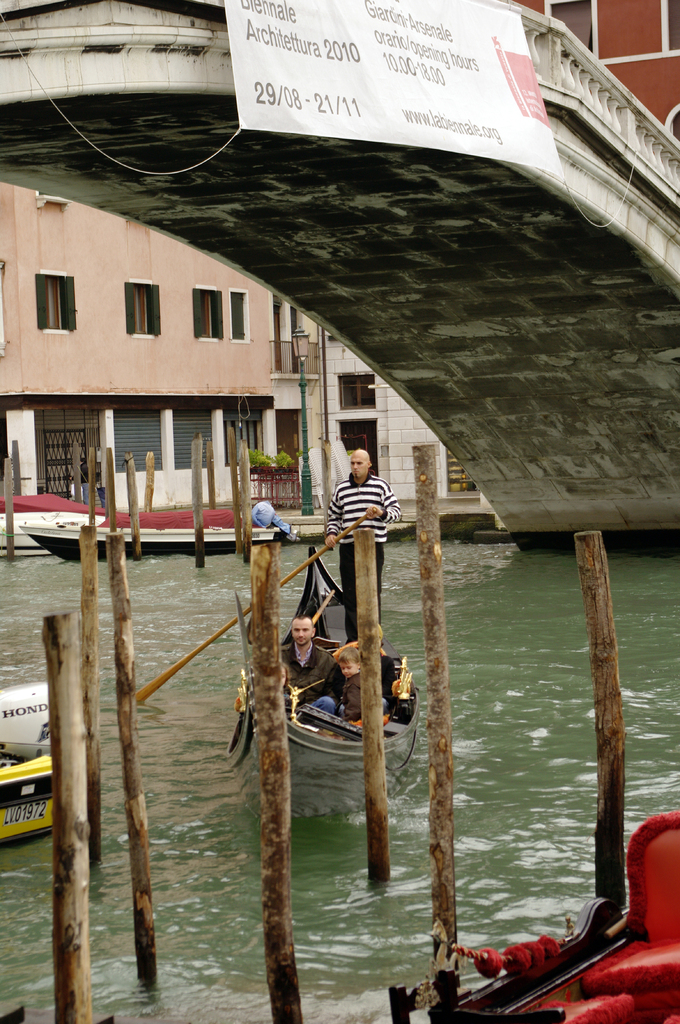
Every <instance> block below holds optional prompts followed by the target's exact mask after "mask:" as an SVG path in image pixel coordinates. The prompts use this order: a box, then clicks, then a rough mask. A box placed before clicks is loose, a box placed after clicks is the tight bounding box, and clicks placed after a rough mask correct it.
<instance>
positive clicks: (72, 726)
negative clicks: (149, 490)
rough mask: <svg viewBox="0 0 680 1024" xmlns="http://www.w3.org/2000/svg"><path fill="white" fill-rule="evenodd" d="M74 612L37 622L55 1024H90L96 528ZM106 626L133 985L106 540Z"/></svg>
mask: <svg viewBox="0 0 680 1024" xmlns="http://www.w3.org/2000/svg"><path fill="white" fill-rule="evenodd" d="M80 552H81V568H82V597H81V612H80V613H78V612H77V611H73V612H63V613H57V614H54V615H48V616H46V617H45V619H44V621H43V642H44V645H45V654H46V659H47V680H48V688H49V703H50V737H51V753H52V821H53V826H52V844H53V846H52V869H53V889H52V901H53V918H54V925H53V955H54V976H55V1019H56V1020H57V1021H58V1022H59V1024H62V1022H66V1021H71V1022H73V1024H91V1021H92V1005H91V988H90V947H89V913H88V890H89V873H90V871H89V862H90V861H94V862H97V861H100V860H101V838H102V837H101V757H100V736H99V610H98V605H99V600H98V561H97V530H96V527H95V526H83V527H82V528H81V534H80ZM106 554H107V561H108V568H109V581H110V585H111V599H112V605H113V621H114V654H115V671H116V694H117V706H118V729H119V735H120V747H121V760H122V767H123V791H124V800H125V813H126V819H127V829H128V837H129V855H130V870H131V877H132V903H133V920H134V936H135V952H136V955H137V974H138V977H139V978H140V980H142V981H145V982H153V981H154V979H155V977H156V940H155V932H154V920H153V908H152V901H151V871H150V859H149V836H148V822H147V813H146V803H145V799H144V787H143V783H142V772H141V759H140V753H139V736H138V730H137V701H136V694H135V657H134V645H133V637H132V616H131V611H130V592H129V589H128V581H127V571H126V561H125V539H124V537H123V535H122V533H119V532H111V533H109V534H107V537H106Z"/></svg>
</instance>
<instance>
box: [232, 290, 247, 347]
mask: <svg viewBox="0 0 680 1024" xmlns="http://www.w3.org/2000/svg"><path fill="white" fill-rule="evenodd" d="M229 297H230V299H231V336H232V338H234V339H235V340H236V341H243V340H244V339H245V336H246V325H245V317H244V310H243V305H244V301H243V300H244V299H245V295H244V294H243V292H230V295H229Z"/></svg>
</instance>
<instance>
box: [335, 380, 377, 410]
mask: <svg viewBox="0 0 680 1024" xmlns="http://www.w3.org/2000/svg"><path fill="white" fill-rule="evenodd" d="M338 382H339V384H340V408H341V409H359V408H370V409H375V391H374V389H373V388H369V384H374V383H375V375H374V374H372V373H346V374H343V375H342V376H341V377H338Z"/></svg>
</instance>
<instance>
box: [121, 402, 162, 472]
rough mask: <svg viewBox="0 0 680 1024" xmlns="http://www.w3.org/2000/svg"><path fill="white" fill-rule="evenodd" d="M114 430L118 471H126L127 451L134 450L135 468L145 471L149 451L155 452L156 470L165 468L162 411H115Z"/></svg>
mask: <svg viewBox="0 0 680 1024" xmlns="http://www.w3.org/2000/svg"><path fill="white" fill-rule="evenodd" d="M113 432H114V437H115V445H116V472H118V473H124V472H125V453H126V452H132V457H133V458H134V460H135V469H136V470H137V471H138V472H143V470H144V469H145V467H146V454H147V452H153V454H154V469H155V470H156V472H157V471H158V470H160V469H162V468H163V454H162V450H161V414H160V412H153V411H149V412H147V411H146V410H145V411H142V410H140V409H132V410H129V411H127V410H126V411H125V412H114V414H113Z"/></svg>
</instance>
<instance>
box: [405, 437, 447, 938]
mask: <svg viewBox="0 0 680 1024" xmlns="http://www.w3.org/2000/svg"><path fill="white" fill-rule="evenodd" d="M413 467H414V471H415V478H416V536H417V541H418V561H419V564H420V592H421V600H422V605H423V632H424V641H425V669H426V673H427V746H428V756H429V767H428V780H429V788H430V876H431V880H432V923H433V924H434V923H435V922H436V921H439V922H440V923H441V925H442V926H443V928H444V931H445V932H446V938H447V940H448V941H449V942H450V943H455V942H457V931H456V889H455V874H454V862H453V751H452V747H451V689H450V681H449V651H448V643H447V638H446V614H445V611H444V576H443V573H442V547H441V532H440V526H439V509H438V503H437V450H436V448H435V445H433V444H422V445H420V444H419V445H414V446H413ZM438 947H439V941H438V940H437V939H435V954H436V952H437V949H438Z"/></svg>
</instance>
